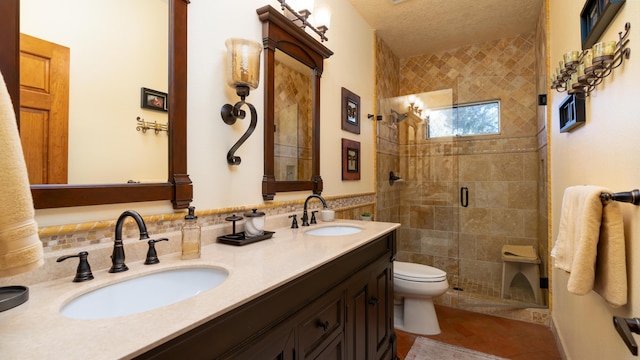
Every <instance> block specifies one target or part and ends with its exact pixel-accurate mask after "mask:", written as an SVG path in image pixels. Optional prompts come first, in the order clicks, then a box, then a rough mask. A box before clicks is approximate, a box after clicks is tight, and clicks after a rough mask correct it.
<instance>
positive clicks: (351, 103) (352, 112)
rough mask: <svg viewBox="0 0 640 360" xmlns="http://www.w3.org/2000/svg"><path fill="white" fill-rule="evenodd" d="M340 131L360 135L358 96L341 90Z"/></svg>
mask: <svg viewBox="0 0 640 360" xmlns="http://www.w3.org/2000/svg"><path fill="white" fill-rule="evenodd" d="M342 130H345V131H349V132H352V133H354V134H360V96H358V95H356V94H354V93H353V92H351V91H349V90H347V89H345V88H342Z"/></svg>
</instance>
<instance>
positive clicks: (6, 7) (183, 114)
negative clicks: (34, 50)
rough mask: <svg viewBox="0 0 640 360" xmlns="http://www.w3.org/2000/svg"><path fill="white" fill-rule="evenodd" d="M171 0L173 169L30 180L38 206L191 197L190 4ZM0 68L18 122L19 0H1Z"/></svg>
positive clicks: (177, 204) (185, 200)
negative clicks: (98, 180)
mask: <svg viewBox="0 0 640 360" xmlns="http://www.w3.org/2000/svg"><path fill="white" fill-rule="evenodd" d="M188 4H189V0H169V94H168V101H169V151H168V153H169V154H168V155H169V157H168V161H169V166H168V168H169V174H168V180H167V182H165V183H149V184H82V185H68V184H61V185H57V184H56V185H53V184H51V185H31V194H32V195H33V203H34V207H35V208H36V209H46V208H59V207H69V206H87V205H105V204H118V203H129V202H141V201H157V200H171V202H172V203H173V208H174V209H184V208H187V207H188V206H189V203H191V201H192V199H193V186H192V183H191V179H189V175H188V174H187V5H188ZM0 33H1V34H3V40H2V42H0V70H1V71H2V74H3V75H4V79H5V82H6V84H7V88H8V90H9V95H11V99H12V101H13V107H14V110H15V113H16V119H17V121H18V124H20V83H19V81H20V76H19V74H20V53H19V52H20V0H2V1H0Z"/></svg>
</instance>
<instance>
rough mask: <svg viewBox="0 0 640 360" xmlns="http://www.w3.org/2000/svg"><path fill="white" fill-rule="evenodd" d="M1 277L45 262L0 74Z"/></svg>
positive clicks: (16, 132)
mask: <svg viewBox="0 0 640 360" xmlns="http://www.w3.org/2000/svg"><path fill="white" fill-rule="evenodd" d="M0 153H1V154H2V156H0V169H2V171H0V277H4V276H11V275H15V274H20V273H23V272H27V271H31V270H33V269H35V268H37V267H38V266H41V265H42V264H44V259H43V254H42V252H43V251H42V242H41V241H40V238H39V236H38V225H37V224H36V222H35V220H34V214H35V211H34V210H33V199H32V198H31V190H30V188H29V177H28V176H27V167H26V165H25V161H24V157H23V153H22V145H21V144H20V135H19V133H18V127H17V125H16V117H15V113H14V111H13V105H12V103H11V98H10V97H9V92H8V91H7V86H6V84H5V82H4V76H2V74H1V73H0Z"/></svg>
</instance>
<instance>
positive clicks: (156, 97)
mask: <svg viewBox="0 0 640 360" xmlns="http://www.w3.org/2000/svg"><path fill="white" fill-rule="evenodd" d="M167 98H168V94H167V93H164V92H161V91H157V90H152V89H149V88H145V87H143V88H141V89H140V107H141V108H143V109H150V110H157V111H164V112H167V111H168V107H167Z"/></svg>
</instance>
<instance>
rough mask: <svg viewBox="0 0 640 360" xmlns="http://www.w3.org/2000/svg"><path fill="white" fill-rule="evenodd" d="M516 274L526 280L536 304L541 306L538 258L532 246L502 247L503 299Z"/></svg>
mask: <svg viewBox="0 0 640 360" xmlns="http://www.w3.org/2000/svg"><path fill="white" fill-rule="evenodd" d="M518 273H522V275H524V277H525V278H526V279H527V281H528V282H529V285H530V286H531V289H532V290H533V294H534V295H535V298H536V303H537V304H541V303H542V302H541V301H542V291H541V290H540V258H539V257H538V254H537V253H536V251H535V249H534V248H533V246H532V245H504V246H503V247H502V298H503V299H504V298H505V296H506V295H507V293H508V292H509V288H510V287H511V281H513V278H514V277H515V276H516V275H517V274H518Z"/></svg>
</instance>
